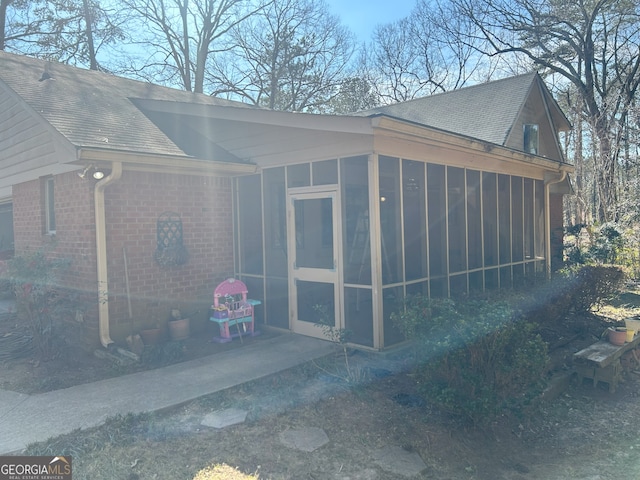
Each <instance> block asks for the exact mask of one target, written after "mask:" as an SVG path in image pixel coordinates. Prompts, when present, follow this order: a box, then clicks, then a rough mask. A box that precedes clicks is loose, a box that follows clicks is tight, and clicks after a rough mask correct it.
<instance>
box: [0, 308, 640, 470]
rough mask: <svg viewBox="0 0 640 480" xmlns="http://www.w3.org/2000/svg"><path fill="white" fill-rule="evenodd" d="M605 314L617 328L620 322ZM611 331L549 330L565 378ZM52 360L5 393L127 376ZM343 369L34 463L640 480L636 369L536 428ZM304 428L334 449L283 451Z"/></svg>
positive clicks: (19, 370)
mask: <svg viewBox="0 0 640 480" xmlns="http://www.w3.org/2000/svg"><path fill="white" fill-rule="evenodd" d="M605 314H606V315H608V316H609V317H611V318H613V319H615V314H614V313H612V312H605ZM605 320H606V319H605ZM603 325H604V324H603V319H602V318H598V317H593V318H592V319H591V320H590V322H588V328H585V322H584V321H577V320H576V321H574V322H573V323H572V322H571V321H568V322H565V323H564V324H563V326H562V329H561V331H556V332H550V331H549V332H547V334H548V335H552V334H555V335H556V336H557V340H556V344H557V345H561V346H560V347H558V348H555V349H554V350H553V351H552V357H553V359H554V365H555V369H556V371H558V372H562V371H563V370H566V369H567V368H568V364H569V359H570V357H571V355H572V353H573V352H575V351H577V349H579V348H582V346H584V345H585V344H588V343H591V342H593V341H594V337H595V336H596V335H597V332H599V331H601V329H602V326H603ZM0 336H2V334H0ZM203 338H204V337H203V336H199V337H198V338H196V339H190V341H189V343H188V344H187V345H186V350H185V352H184V354H185V358H192V357H195V356H198V355H202V354H205V353H208V352H209V351H210V350H207V349H211V348H218V347H220V348H242V346H241V345H239V343H238V342H237V341H236V343H234V344H233V345H228V346H219V345H214V344H210V343H209V342H208V341H207V340H203ZM249 341H260V337H256V338H255V339H249ZM367 355H368V354H365V353H362V352H356V353H354V354H353V355H352V356H351V357H350V359H351V360H352V361H353V362H357V361H358V359H359V358H366V356H367ZM389 358H391V359H393V360H394V361H396V362H400V363H402V362H403V361H404V360H403V358H402V357H396V358H394V357H393V356H390V357H389ZM52 362H53V363H50V362H40V363H36V362H34V361H33V360H30V359H28V358H23V359H14V360H11V361H6V360H5V361H4V362H2V363H1V364H0V372H1V373H2V377H1V380H0V382H1V383H0V388H5V389H15V390H16V391H23V392H25V393H35V392H37V391H42V390H46V389H51V388H52V387H54V388H55V387H56V386H60V385H61V384H63V383H64V382H62V381H61V380H59V379H60V377H62V376H65V375H66V376H68V377H69V378H73V379H74V380H73V381H75V382H82V381H91V380H95V379H97V378H100V377H101V376H104V375H111V376H112V375H117V374H122V373H126V372H123V371H122V368H121V367H117V368H116V367H114V366H112V365H108V364H107V363H106V362H104V361H103V360H98V359H96V358H95V357H92V356H91V355H88V356H87V357H84V358H82V359H81V362H76V361H72V359H71V358H69V357H66V358H59V359H55V360H53V361H52ZM341 362H342V359H341V357H340V356H339V355H336V356H335V357H331V358H327V359H325V360H323V362H322V363H321V364H307V365H303V366H301V367H297V368H295V369H292V370H289V371H286V372H282V373H280V374H277V375H274V376H271V377H267V378H264V379H261V380H258V381H255V382H252V383H249V384H245V385H242V386H239V387H236V388H233V389H230V390H227V391H224V392H220V393H218V394H215V395H212V396H209V397H206V398H202V399H200V400H198V401H194V402H191V403H189V404H187V405H184V406H181V407H180V408H177V409H174V410H172V411H169V412H162V413H160V414H153V415H143V416H137V417H124V418H116V419H113V420H111V421H109V422H108V424H107V425H105V426H104V427H101V428H98V429H93V430H88V431H82V432H74V433H72V434H70V435H66V436H62V437H58V438H56V439H51V440H50V441H48V442H44V443H41V444H37V445H33V446H31V447H30V449H29V453H30V454H71V455H73V461H74V478H75V479H76V480H77V479H109V480H111V479H123V480H138V479H192V478H193V477H194V476H195V474H196V473H197V472H198V471H199V470H201V469H203V468H205V467H206V466H208V465H211V464H216V463H222V464H226V465H231V466H233V467H238V469H239V470H241V471H243V472H245V473H248V474H253V473H257V474H258V475H259V478H260V479H274V480H275V479H292V480H304V479H315V480H320V479H327V480H328V479H342V480H397V478H398V477H397V475H396V474H394V473H392V472H390V471H388V469H386V468H385V465H381V464H378V463H376V461H375V457H374V455H373V452H375V451H377V450H379V449H384V448H392V447H400V448H402V449H404V450H406V451H408V452H414V453H417V454H418V455H420V457H421V458H422V460H423V461H424V463H425V465H426V468H425V470H424V471H423V472H422V473H421V474H420V475H418V476H416V477H414V478H423V479H443V480H445V479H469V480H472V479H487V480H489V479H491V480H494V479H495V480H501V479H504V480H507V479H508V480H533V479H539V480H556V479H557V480H561V479H562V480H567V479H576V480H578V479H580V480H614V479H615V480H618V479H620V480H622V479H625V480H626V479H630V478H640V434H639V432H640V415H639V413H640V412H639V411H638V410H639V409H640V403H639V401H640V369H638V368H637V366H634V367H632V368H630V369H629V370H628V371H627V372H626V373H625V377H624V382H623V383H622V384H621V385H619V387H618V389H617V390H616V392H615V393H609V392H608V390H607V389H606V386H605V385H602V384H600V385H599V386H597V387H594V386H593V385H591V384H590V383H588V382H584V383H581V382H578V381H577V380H574V381H573V382H572V383H570V384H569V386H568V388H567V389H566V390H564V391H563V392H562V393H561V394H560V395H559V396H558V397H556V398H553V399H550V400H547V401H544V402H542V403H540V404H539V405H538V406H537V407H536V409H535V410H534V411H533V414H532V415H531V417H530V418H529V419H528V420H524V419H518V418H514V417H507V416H505V417H503V418H501V419H498V420H497V421H496V422H494V423H493V424H492V425H490V426H489V427H488V428H483V429H475V428H472V427H470V426H468V425H465V424H463V423H461V422H460V421H458V420H457V419H455V418H452V417H450V416H448V415H447V414H445V413H443V412H440V411H438V410H437V409H435V408H432V407H431V406H430V405H426V404H424V402H423V401H422V400H421V399H420V397H419V396H418V395H417V391H416V385H415V381H414V380H413V377H412V375H411V368H410V367H411V365H409V364H405V365H404V366H405V368H403V369H401V371H400V373H397V374H395V373H394V374H390V372H389V371H386V370H384V369H380V370H369V371H366V374H367V375H366V377H367V378H366V381H365V382H363V383H362V384H360V385H359V386H356V387H349V386H348V385H347V384H345V383H344V382H342V381H341V380H339V379H337V378H336V377H334V376H332V375H330V374H328V373H327V371H330V372H337V371H338V370H334V369H335V368H338V367H337V366H339V365H341ZM78 364H80V365H82V367H80V366H78ZM72 365H76V366H75V367H74V368H73V369H71V368H70V367H71V366H72ZM135 368H150V366H149V367H141V366H138V367H134V369H135ZM74 372H75V373H74ZM67 374H68V375H67ZM51 378H53V379H54V380H52V379H51ZM55 379H58V380H55ZM65 386H66V385H65ZM231 407H233V408H241V409H244V410H247V411H248V412H249V413H248V416H247V420H246V421H245V422H244V423H242V424H238V425H234V426H231V427H227V428H224V429H213V428H209V427H205V426H202V425H201V422H202V420H203V418H204V417H205V415H207V414H209V413H211V412H213V411H217V410H220V409H224V408H231ZM302 427H317V428H321V429H323V430H324V431H325V433H326V434H327V437H328V438H329V442H328V443H327V444H326V445H324V446H322V447H320V448H318V449H317V450H315V451H313V452H302V451H298V450H294V449H291V448H289V447H288V446H286V445H285V444H283V443H282V442H281V440H280V434H281V433H283V432H285V431H287V430H291V429H298V428H302Z"/></svg>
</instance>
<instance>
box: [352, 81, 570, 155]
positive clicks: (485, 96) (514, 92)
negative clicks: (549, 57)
mask: <svg viewBox="0 0 640 480" xmlns="http://www.w3.org/2000/svg"><path fill="white" fill-rule="evenodd" d="M536 85H541V86H542V88H543V91H544V92H545V93H546V94H548V91H547V90H546V87H545V86H544V83H543V82H542V79H541V78H540V76H539V75H538V74H537V73H535V72H533V73H528V74H524V75H518V76H515V77H510V78H505V79H502V80H496V81H493V82H488V83H483V84H479V85H474V86H471V87H465V88H461V89H458V90H452V91H450V92H445V93H440V94H435V95H431V96H428V97H423V98H418V99H415V100H409V101H406V102H402V103H397V104H394V105H387V106H381V107H377V108H373V109H370V110H365V111H362V112H358V113H356V114H355V115H363V116H374V115H386V116H390V117H394V118H397V119H401V120H406V121H410V122H415V123H418V124H421V125H425V126H429V127H433V128H437V129H440V130H445V131H447V132H451V133H455V134H458V135H464V136H467V137H471V138H476V139H478V140H483V141H485V142H490V143H494V144H497V145H505V143H506V140H507V137H508V135H509V132H510V131H511V128H512V127H513V125H514V123H515V122H516V119H517V118H518V116H519V114H520V112H521V110H522V108H523V107H524V104H525V102H526V101H527V98H528V97H529V93H530V92H531V89H532V88H534V86H536ZM549 97H550V94H549ZM551 100H552V99H551ZM553 103H554V106H555V102H553ZM565 120H566V119H565Z"/></svg>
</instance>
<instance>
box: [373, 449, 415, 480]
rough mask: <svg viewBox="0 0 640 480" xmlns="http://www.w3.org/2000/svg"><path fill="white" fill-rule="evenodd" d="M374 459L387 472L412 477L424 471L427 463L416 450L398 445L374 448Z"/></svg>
mask: <svg viewBox="0 0 640 480" xmlns="http://www.w3.org/2000/svg"><path fill="white" fill-rule="evenodd" d="M372 455H373V461H374V463H375V464H376V465H378V466H379V467H380V468H382V469H383V470H385V471H386V472H390V473H393V474H394V475H398V476H402V477H406V478H411V477H415V476H416V475H419V474H420V473H422V472H423V471H424V470H425V469H426V468H427V465H426V464H425V463H424V462H423V461H422V457H420V455H419V454H418V453H416V452H407V451H406V450H405V449H403V448H401V447H397V446H390V447H384V448H380V449H378V450H374V451H373V452H372Z"/></svg>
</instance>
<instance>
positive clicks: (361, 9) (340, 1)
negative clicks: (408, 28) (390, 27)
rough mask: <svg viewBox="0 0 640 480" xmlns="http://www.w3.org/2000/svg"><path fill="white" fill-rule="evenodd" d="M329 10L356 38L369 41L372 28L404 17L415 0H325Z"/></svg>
mask: <svg viewBox="0 0 640 480" xmlns="http://www.w3.org/2000/svg"><path fill="white" fill-rule="evenodd" d="M326 1H327V3H328V4H329V8H330V9H331V12H332V13H334V14H335V15H338V16H339V17H340V19H341V20H342V23H344V24H345V25H346V26H347V27H349V28H351V30H352V31H353V32H354V33H355V34H356V35H357V36H358V40H359V41H361V42H363V41H367V42H368V41H369V40H370V39H371V32H372V31H373V28H374V27H375V26H376V25H377V24H380V23H389V22H392V21H394V20H398V19H400V18H402V17H406V16H407V15H408V14H409V12H411V10H412V9H413V7H414V5H415V0H326Z"/></svg>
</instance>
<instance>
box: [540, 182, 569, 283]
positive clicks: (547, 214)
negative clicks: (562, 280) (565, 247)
mask: <svg viewBox="0 0 640 480" xmlns="http://www.w3.org/2000/svg"><path fill="white" fill-rule="evenodd" d="M565 178H567V171H566V170H562V171H561V172H560V176H559V177H555V178H552V179H550V180H545V182H544V203H545V205H546V208H545V209H544V228H545V229H546V230H547V238H546V240H547V241H546V242H545V257H546V269H547V279H550V278H551V208H550V205H549V197H550V191H551V185H555V184H557V183H560V182H563V181H564V179H565Z"/></svg>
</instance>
